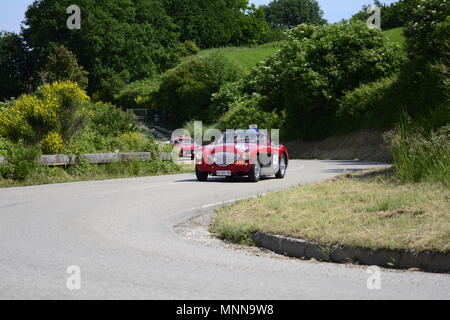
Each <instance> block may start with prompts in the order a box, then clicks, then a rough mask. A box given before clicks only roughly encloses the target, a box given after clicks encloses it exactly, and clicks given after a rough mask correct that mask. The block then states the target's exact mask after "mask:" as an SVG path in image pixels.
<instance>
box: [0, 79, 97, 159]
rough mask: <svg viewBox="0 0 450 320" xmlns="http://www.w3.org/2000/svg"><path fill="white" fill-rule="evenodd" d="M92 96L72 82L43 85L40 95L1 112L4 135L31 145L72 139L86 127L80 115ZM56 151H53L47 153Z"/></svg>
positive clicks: (1, 128)
mask: <svg viewBox="0 0 450 320" xmlns="http://www.w3.org/2000/svg"><path fill="white" fill-rule="evenodd" d="M88 99H89V98H88V96H87V95H86V94H85V93H84V92H83V91H82V90H81V89H80V88H79V86H78V85H77V84H75V83H72V82H55V83H52V84H48V85H45V86H42V87H40V88H39V89H38V91H37V92H36V94H33V95H28V94H27V95H22V96H21V97H20V98H19V99H18V100H17V101H15V102H14V104H13V106H11V107H10V108H7V109H5V110H3V111H2V112H1V113H0V135H1V136H3V137H6V138H8V139H10V140H12V141H14V142H19V141H24V142H26V143H28V144H35V143H39V142H44V145H47V143H48V142H49V141H50V140H52V141H55V143H57V144H58V145H59V143H60V142H61V141H62V139H65V140H70V139H71V138H72V137H73V135H75V134H76V133H77V132H78V131H79V130H80V128H81V126H82V117H81V115H80V113H79V110H80V107H81V105H82V103H83V102H85V101H87V100H88ZM46 151H53V150H46Z"/></svg>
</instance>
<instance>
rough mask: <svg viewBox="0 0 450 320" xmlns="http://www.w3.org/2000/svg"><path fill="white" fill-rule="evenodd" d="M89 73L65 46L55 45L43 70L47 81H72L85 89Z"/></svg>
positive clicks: (42, 73) (42, 74)
mask: <svg viewBox="0 0 450 320" xmlns="http://www.w3.org/2000/svg"><path fill="white" fill-rule="evenodd" d="M88 75H89V73H88V72H87V71H85V70H84V68H83V67H82V66H79V65H78V61H77V57H76V56H75V55H74V54H73V53H72V52H71V51H69V50H67V48H66V47H64V46H59V47H54V48H53V50H52V52H51V53H50V55H49V56H48V58H47V64H46V66H45V70H44V71H42V72H41V76H43V78H44V79H43V80H44V81H46V82H56V81H72V82H75V83H78V85H79V86H80V88H82V89H83V90H85V89H86V88H87V85H88Z"/></svg>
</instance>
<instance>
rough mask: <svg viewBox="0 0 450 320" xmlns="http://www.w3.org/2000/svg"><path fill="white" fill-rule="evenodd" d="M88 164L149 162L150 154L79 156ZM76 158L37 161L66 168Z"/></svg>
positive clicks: (166, 157) (1, 159)
mask: <svg viewBox="0 0 450 320" xmlns="http://www.w3.org/2000/svg"><path fill="white" fill-rule="evenodd" d="M81 157H83V158H84V159H86V160H87V162H88V163H90V164H102V163H112V162H126V161H150V160H152V154H151V153H150V152H127V153H124V152H118V153H116V152H114V153H113V152H109V153H91V154H83V155H81ZM76 160H77V159H76V157H75V156H70V155H66V154H55V155H43V156H41V157H40V158H39V159H38V162H39V163H40V164H41V165H46V166H66V165H72V164H75V163H76ZM161 160H162V161H172V155H171V154H169V153H161ZM7 162H8V161H7V160H6V158H5V157H0V166H1V165H6V164H7Z"/></svg>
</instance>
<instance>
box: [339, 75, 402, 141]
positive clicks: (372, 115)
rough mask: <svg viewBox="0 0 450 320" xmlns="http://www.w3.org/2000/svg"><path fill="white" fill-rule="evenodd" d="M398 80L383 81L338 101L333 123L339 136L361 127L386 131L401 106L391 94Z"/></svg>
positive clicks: (363, 87)
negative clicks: (334, 122)
mask: <svg viewBox="0 0 450 320" xmlns="http://www.w3.org/2000/svg"><path fill="white" fill-rule="evenodd" d="M397 81H398V77H397V76H394V77H389V78H384V79H381V80H379V81H376V82H372V83H369V84H363V85H362V86H360V87H359V88H356V89H355V90H353V91H349V92H347V93H346V95H345V96H344V97H342V99H341V100H340V103H339V109H338V111H337V114H336V124H337V126H338V127H339V129H340V131H341V132H343V133H347V132H352V131H355V130H358V129H362V128H372V129H385V128H390V127H391V126H392V125H393V124H394V123H395V121H397V119H398V116H399V114H400V112H401V111H402V110H405V106H404V105H403V104H402V100H401V99H399V96H397V95H396V94H394V92H393V91H394V90H393V87H394V84H395V83H396V82H397Z"/></svg>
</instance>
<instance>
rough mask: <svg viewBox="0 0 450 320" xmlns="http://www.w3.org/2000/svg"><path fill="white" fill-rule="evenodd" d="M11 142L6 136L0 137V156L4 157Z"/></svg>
mask: <svg viewBox="0 0 450 320" xmlns="http://www.w3.org/2000/svg"><path fill="white" fill-rule="evenodd" d="M11 146H12V143H11V142H10V141H8V140H7V139H6V138H3V137H0V156H2V157H4V156H6V154H7V151H8V150H9V149H10V148H11Z"/></svg>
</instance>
